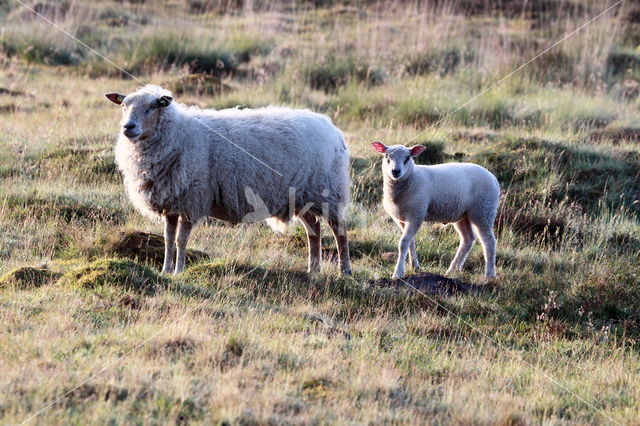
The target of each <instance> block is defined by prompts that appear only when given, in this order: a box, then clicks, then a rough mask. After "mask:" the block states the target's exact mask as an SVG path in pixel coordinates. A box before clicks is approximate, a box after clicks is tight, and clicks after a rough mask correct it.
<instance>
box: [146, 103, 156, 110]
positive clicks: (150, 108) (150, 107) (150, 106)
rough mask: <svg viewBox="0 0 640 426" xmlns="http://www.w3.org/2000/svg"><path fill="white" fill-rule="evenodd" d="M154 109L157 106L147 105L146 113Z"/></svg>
mask: <svg viewBox="0 0 640 426" xmlns="http://www.w3.org/2000/svg"><path fill="white" fill-rule="evenodd" d="M156 108H158V105H156V104H151V105H149V108H147V112H151V111H153V110H154V109H156Z"/></svg>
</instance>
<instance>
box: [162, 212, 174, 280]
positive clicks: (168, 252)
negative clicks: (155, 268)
mask: <svg viewBox="0 0 640 426" xmlns="http://www.w3.org/2000/svg"><path fill="white" fill-rule="evenodd" d="M177 226H178V216H164V263H163V265H162V273H163V274H169V273H171V272H172V271H173V263H174V262H173V261H174V257H175V252H176V227H177Z"/></svg>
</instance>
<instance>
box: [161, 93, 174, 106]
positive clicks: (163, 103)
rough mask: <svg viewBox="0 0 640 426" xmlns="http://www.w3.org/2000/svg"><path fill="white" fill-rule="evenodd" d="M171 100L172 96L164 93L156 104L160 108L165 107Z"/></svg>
mask: <svg viewBox="0 0 640 426" xmlns="http://www.w3.org/2000/svg"><path fill="white" fill-rule="evenodd" d="M171 102H173V98H172V97H171V96H167V95H165V96H163V97H161V98H160V99H158V106H159V107H161V108H165V107H168V106H169V104H170V103H171Z"/></svg>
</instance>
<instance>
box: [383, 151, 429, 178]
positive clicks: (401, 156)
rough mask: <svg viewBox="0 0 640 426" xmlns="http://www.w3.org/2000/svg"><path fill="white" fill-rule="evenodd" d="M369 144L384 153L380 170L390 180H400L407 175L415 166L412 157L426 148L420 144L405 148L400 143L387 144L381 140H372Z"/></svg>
mask: <svg viewBox="0 0 640 426" xmlns="http://www.w3.org/2000/svg"><path fill="white" fill-rule="evenodd" d="M371 146H372V147H373V149H375V150H376V151H378V152H379V153H380V154H382V155H384V160H383V161H382V172H383V173H384V174H385V175H386V176H388V177H389V178H391V179H392V180H402V179H404V178H406V177H407V176H409V175H410V174H411V172H413V167H414V166H415V163H414V162H413V157H417V156H418V155H420V154H422V153H423V152H424V150H425V149H426V148H425V147H424V146H422V145H415V146H412V147H411V148H407V147H404V146H402V145H392V146H387V145H385V144H383V143H382V142H373V143H372V144H371Z"/></svg>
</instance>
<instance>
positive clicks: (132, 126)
mask: <svg viewBox="0 0 640 426" xmlns="http://www.w3.org/2000/svg"><path fill="white" fill-rule="evenodd" d="M122 127H124V129H125V130H131V129H133V128H134V127H136V125H135V124H134V123H127V124H125V125H124V126H122Z"/></svg>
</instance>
